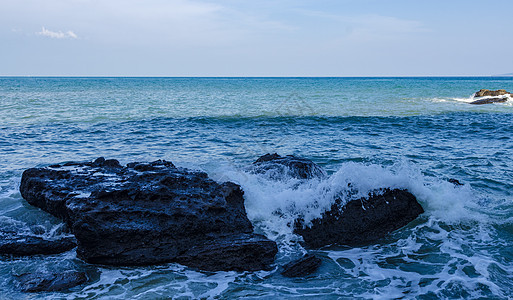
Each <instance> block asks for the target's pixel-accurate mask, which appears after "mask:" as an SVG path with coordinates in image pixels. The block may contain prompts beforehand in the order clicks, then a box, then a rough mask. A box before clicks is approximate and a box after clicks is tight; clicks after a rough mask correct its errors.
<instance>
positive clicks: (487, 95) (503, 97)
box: [470, 89, 512, 105]
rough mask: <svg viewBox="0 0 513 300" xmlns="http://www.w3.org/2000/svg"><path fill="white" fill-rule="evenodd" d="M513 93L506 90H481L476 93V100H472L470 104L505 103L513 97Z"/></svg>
mask: <svg viewBox="0 0 513 300" xmlns="http://www.w3.org/2000/svg"><path fill="white" fill-rule="evenodd" d="M511 97H512V94H511V93H509V92H506V90H496V91H490V90H484V89H482V90H479V91H478V92H476V93H475V94H474V101H472V102H470V104H474V105H481V104H491V103H504V102H507V101H508V100H509V99H511Z"/></svg>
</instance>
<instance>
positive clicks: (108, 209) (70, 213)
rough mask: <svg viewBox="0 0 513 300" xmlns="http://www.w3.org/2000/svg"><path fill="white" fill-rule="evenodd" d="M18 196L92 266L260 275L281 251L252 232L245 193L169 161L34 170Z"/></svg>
mask: <svg viewBox="0 0 513 300" xmlns="http://www.w3.org/2000/svg"><path fill="white" fill-rule="evenodd" d="M20 192H21V194H22V196H23V198H25V199H26V200H27V201H28V202H29V203H30V204H32V205H34V206H37V207H40V208H41V209H43V210H45V211H47V212H49V213H51V214H52V215H54V216H56V217H58V218H61V219H63V220H64V221H65V222H66V223H67V224H68V226H69V227H70V229H71V231H72V233H73V234H74V235H75V236H76V239H77V241H78V248H77V255H78V256H79V257H80V258H82V259H84V260H85V261H87V262H90V263H98V264H109V265H147V264H156V263H163V262H175V261H180V262H182V263H184V264H186V265H189V266H192V267H198V268H205V269H208V270H257V269H262V268H267V267H268V265H269V264H270V263H272V261H273V260H274V256H275V254H276V252H277V247H276V244H275V243H274V242H272V241H270V240H268V239H266V238H265V237H263V236H260V235H257V234H254V233H253V227H252V225H251V223H250V222H249V220H248V218H247V216H246V211H245V208H244V198H243V191H242V190H241V188H240V186H238V185H236V184H234V183H231V182H225V183H222V184H218V183H216V182H215V181H213V180H211V179H209V178H208V176H207V174H205V173H203V172H197V171H191V170H187V169H183V168H176V167H175V166H174V165H173V164H172V163H171V162H167V161H162V160H159V161H155V162H152V163H130V164H128V165H127V166H126V167H123V166H121V165H120V164H119V162H118V161H116V160H105V159H103V158H99V159H97V160H95V161H94V162H84V163H77V162H70V163H66V164H63V165H53V166H50V167H47V168H33V169H28V170H26V171H25V172H24V173H23V176H22V181H21V186H20ZM207 261H209V262H207Z"/></svg>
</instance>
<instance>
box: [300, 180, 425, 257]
mask: <svg viewBox="0 0 513 300" xmlns="http://www.w3.org/2000/svg"><path fill="white" fill-rule="evenodd" d="M423 212H424V210H423V209H422V206H420V204H419V203H418V202H417V200H416V198H415V196H413V195H412V194H411V193H409V192H408V191H406V190H400V189H394V190H390V189H385V190H382V191H380V192H379V193H377V194H374V195H369V197H368V198H362V199H359V200H352V201H349V202H347V203H345V204H344V203H342V202H341V200H340V199H337V200H336V201H335V203H334V204H333V205H332V206H331V209H330V210H329V211H326V212H325V213H323V214H322V217H320V218H317V219H314V220H312V224H311V225H309V226H305V224H304V222H303V221H302V220H297V221H296V224H295V229H294V232H295V233H297V234H299V235H301V236H302V237H303V240H304V242H305V245H306V246H307V247H310V248H319V247H323V246H327V245H332V244H339V245H348V246H357V245H361V244H366V243H369V242H372V241H375V240H377V239H380V238H382V237H384V236H385V235H386V234H388V233H390V232H392V231H394V230H397V229H399V228H401V227H403V226H405V225H407V224H408V223H410V222H411V221H413V220H414V219H415V218H417V217H418V216H419V215H420V214H422V213H423Z"/></svg>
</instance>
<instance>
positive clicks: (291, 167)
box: [253, 153, 326, 179]
mask: <svg viewBox="0 0 513 300" xmlns="http://www.w3.org/2000/svg"><path fill="white" fill-rule="evenodd" d="M253 171H254V172H256V173H267V172H270V171H271V172H274V177H279V176H280V175H281V176H282V175H288V176H290V177H294V178H298V179H310V178H315V177H318V178H322V177H325V176H326V172H325V171H324V170H323V169H322V168H321V167H319V166H318V165H317V164H315V163H314V162H313V161H311V160H309V159H305V158H300V157H296V156H293V155H287V156H280V155H278V154H277V153H274V154H266V155H264V156H261V157H260V158H258V159H257V160H256V161H255V162H254V163H253Z"/></svg>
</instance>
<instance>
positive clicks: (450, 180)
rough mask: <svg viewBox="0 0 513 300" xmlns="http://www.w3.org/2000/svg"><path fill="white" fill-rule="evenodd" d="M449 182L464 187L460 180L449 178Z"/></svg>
mask: <svg viewBox="0 0 513 300" xmlns="http://www.w3.org/2000/svg"><path fill="white" fill-rule="evenodd" d="M447 181H448V182H450V183H452V184H454V185H455V186H462V185H464V184H463V183H461V182H460V181H459V180H458V179H454V178H449V179H448V180H447Z"/></svg>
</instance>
